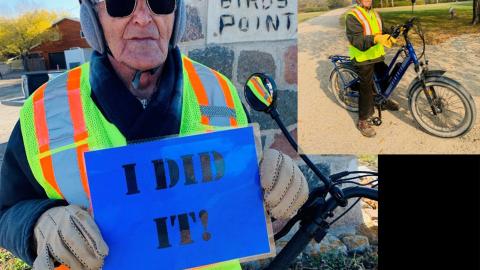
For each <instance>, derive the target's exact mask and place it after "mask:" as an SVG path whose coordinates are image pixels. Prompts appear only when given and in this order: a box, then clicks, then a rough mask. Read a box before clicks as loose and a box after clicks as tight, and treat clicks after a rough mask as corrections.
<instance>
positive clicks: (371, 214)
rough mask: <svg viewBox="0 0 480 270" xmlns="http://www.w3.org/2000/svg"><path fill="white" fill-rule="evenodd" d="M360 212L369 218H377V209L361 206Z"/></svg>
mask: <svg viewBox="0 0 480 270" xmlns="http://www.w3.org/2000/svg"><path fill="white" fill-rule="evenodd" d="M362 212H363V215H364V216H368V217H369V218H370V219H371V220H378V210H375V209H369V208H363V209H362ZM364 219H365V218H364Z"/></svg>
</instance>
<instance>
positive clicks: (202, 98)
mask: <svg viewBox="0 0 480 270" xmlns="http://www.w3.org/2000/svg"><path fill="white" fill-rule="evenodd" d="M183 62H184V67H185V69H186V70H187V74H188V79H189V80H190V83H191V84H192V88H193V91H194V92H195V95H196V96H197V100H198V103H199V105H200V106H208V104H209V103H208V97H207V91H205V88H204V87H203V84H202V81H201V80H200V77H199V76H198V74H197V71H196V70H195V67H194V66H193V63H192V61H190V59H188V58H187V57H183ZM201 122H202V124H205V125H208V124H209V123H210V119H209V118H208V117H207V116H205V115H202V119H201Z"/></svg>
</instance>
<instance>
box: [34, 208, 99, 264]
mask: <svg viewBox="0 0 480 270" xmlns="http://www.w3.org/2000/svg"><path fill="white" fill-rule="evenodd" d="M34 236H35V240H36V246H37V258H36V259H35V261H34V263H33V269H34V270H52V269H54V262H58V263H61V264H62V265H64V266H67V267H69V268H70V269H71V270H77V269H94V270H97V269H100V268H101V267H102V265H103V260H104V258H105V257H106V256H107V255H108V246H107V244H106V243H105V241H104V240H103V238H102V235H101V234H100V230H99V229H98V227H97V225H96V224H95V222H94V221H93V219H92V217H91V216H90V214H89V213H88V212H87V211H85V210H83V209H82V208H80V207H78V206H76V205H69V206H60V207H54V208H51V209H49V210H47V211H46V212H45V213H43V214H42V215H41V216H40V218H39V219H38V221H37V224H36V225H35V228H34Z"/></svg>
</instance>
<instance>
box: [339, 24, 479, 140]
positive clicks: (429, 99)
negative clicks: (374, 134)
mask: <svg viewBox="0 0 480 270" xmlns="http://www.w3.org/2000/svg"><path fill="white" fill-rule="evenodd" d="M412 29H415V30H416V32H417V33H418V35H419V36H420V38H421V40H422V43H423V51H422V54H421V55H420V56H419V57H418V56H417V54H416V52H415V49H414V47H413V45H412V43H411V41H410V39H409V36H408V33H409V31H410V30H412ZM392 30H393V31H392V36H393V37H394V38H397V37H399V36H400V35H403V38H404V39H405V45H403V46H401V48H400V49H399V50H398V51H397V53H396V54H395V56H394V57H393V59H392V61H391V62H390V64H389V65H388V73H386V74H385V76H383V77H382V78H381V77H380V76H377V75H374V82H375V83H374V85H375V87H374V88H375V92H376V94H375V98H374V100H375V105H376V107H377V109H378V117H373V118H372V119H371V122H372V123H373V124H374V125H377V126H380V125H381V124H382V113H381V111H382V110H381V108H382V105H384V104H385V103H386V101H387V100H388V99H389V98H390V97H391V95H392V93H393V91H394V90H395V89H396V87H397V85H398V83H399V82H400V80H401V79H402V78H403V76H404V75H405V73H406V71H407V69H408V68H409V67H410V66H411V65H412V64H413V67H414V69H415V73H416V74H417V76H416V78H415V79H414V80H413V81H412V82H411V83H410V86H409V87H408V90H407V91H408V106H409V109H410V111H411V113H412V115H413V118H414V119H415V121H416V122H417V123H418V124H419V125H420V127H421V128H422V129H423V130H424V131H426V132H427V133H430V134H432V135H435V136H438V137H443V138H453V137H457V136H460V135H463V134H465V133H466V132H468V131H469V130H470V129H471V128H472V126H473V124H474V123H475V117H476V108H475V102H474V100H473V98H472V96H471V95H470V94H469V93H468V92H467V91H466V90H465V88H464V87H463V86H462V85H461V84H460V83H458V82H457V81H455V80H453V79H450V78H448V77H446V76H444V74H445V72H446V71H445V70H429V69H428V60H426V59H425V62H423V61H420V59H422V57H423V56H424V55H425V38H424V34H423V31H422V29H421V25H420V23H419V22H418V20H417V19H416V18H412V19H410V20H408V22H407V23H405V24H404V25H399V26H396V27H394V28H393V29H392ZM400 58H402V59H400ZM329 59H330V61H331V62H332V64H333V70H332V72H331V74H330V88H331V89H330V90H331V91H332V92H333V93H334V94H335V97H336V99H337V101H338V102H339V103H340V105H341V106H342V107H344V108H345V109H347V110H349V111H352V112H357V111H358V96H359V92H358V86H359V81H360V79H359V78H358V75H357V71H356V68H355V66H354V65H353V64H352V61H351V60H350V57H348V56H341V55H332V56H330V57H329ZM397 60H398V61H397Z"/></svg>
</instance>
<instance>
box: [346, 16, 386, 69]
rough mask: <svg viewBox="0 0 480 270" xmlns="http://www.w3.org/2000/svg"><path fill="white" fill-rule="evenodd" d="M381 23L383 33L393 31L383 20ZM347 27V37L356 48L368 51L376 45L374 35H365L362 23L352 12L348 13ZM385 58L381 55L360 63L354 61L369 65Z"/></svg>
mask: <svg viewBox="0 0 480 270" xmlns="http://www.w3.org/2000/svg"><path fill="white" fill-rule="evenodd" d="M381 23H382V32H383V34H390V32H391V31H389V30H387V29H385V25H384V23H383V20H382V22H381ZM345 29H346V34H347V38H348V41H349V42H350V44H351V45H352V46H354V47H355V48H357V49H359V50H360V51H366V50H368V49H370V48H371V47H373V46H374V45H375V42H374V41H373V35H367V36H365V35H364V34H363V26H362V24H361V23H360V22H359V21H358V20H357V18H355V16H353V15H352V14H347V17H346V20H345ZM384 60H385V57H384V56H381V57H379V58H376V59H372V60H367V61H364V62H360V63H358V62H356V61H355V60H353V62H354V64H356V65H368V64H373V63H378V62H381V61H384Z"/></svg>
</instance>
